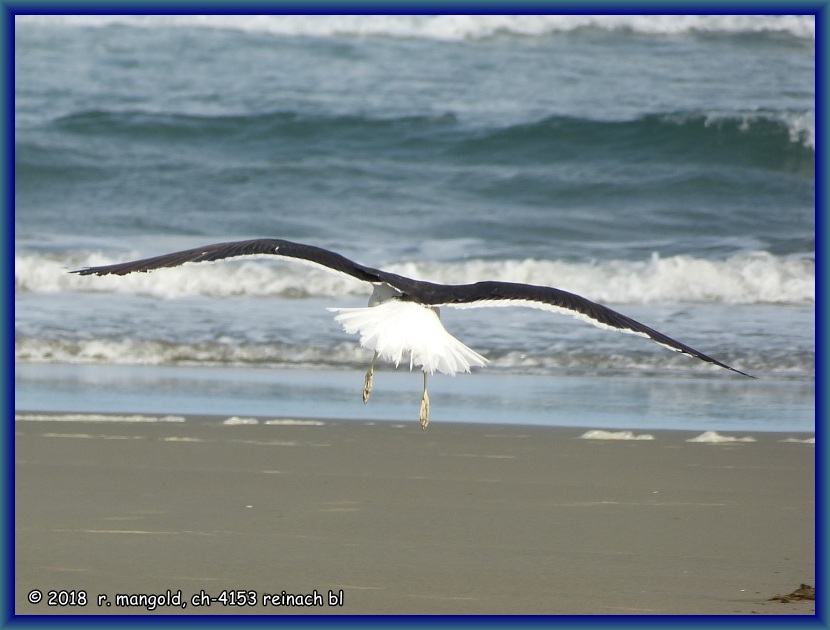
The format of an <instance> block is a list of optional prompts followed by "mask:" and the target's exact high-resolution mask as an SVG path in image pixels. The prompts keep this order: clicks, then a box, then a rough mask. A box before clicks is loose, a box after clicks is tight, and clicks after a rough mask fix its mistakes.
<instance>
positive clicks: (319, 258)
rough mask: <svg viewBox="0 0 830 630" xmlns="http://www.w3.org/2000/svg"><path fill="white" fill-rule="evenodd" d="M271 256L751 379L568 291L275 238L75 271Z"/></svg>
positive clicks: (404, 295)
mask: <svg viewBox="0 0 830 630" xmlns="http://www.w3.org/2000/svg"><path fill="white" fill-rule="evenodd" d="M257 254H267V255H271V256H277V257H282V258H292V259H295V260H299V261H301V262H305V263H310V264H312V265H315V266H319V267H322V268H324V269H326V270H327V271H333V272H335V273H341V274H345V275H347V276H351V277H352V278H356V279H358V280H362V281H363V282H369V283H372V284H380V283H382V284H387V285H389V286H391V287H393V288H394V289H395V290H396V292H397V293H400V297H399V299H401V300H406V301H412V302H417V303H419V304H424V305H426V306H449V307H453V308H479V307H488V306H528V307H531V308H538V309H542V310H548V311H553V312H556V313H564V314H566V315H571V316H573V317H577V318H579V319H582V320H585V321H587V322H589V323H591V324H594V325H595V326H599V327H600V328H608V329H611V330H616V331H619V332H625V333H631V334H635V335H641V336H643V337H648V338H649V339H652V340H654V341H656V342H657V343H659V344H660V345H662V346H665V347H667V348H669V349H670V350H674V351H675V352H682V353H683V354H686V355H689V356H691V357H696V358H698V359H700V360H702V361H706V362H707V363H712V364H714V365H718V366H720V367H722V368H726V369H727V370H731V371H733V372H737V373H738V374H742V375H744V376H748V377H750V378H755V377H754V376H751V375H750V374H746V373H745V372H741V371H740V370H736V369H735V368H733V367H730V366H728V365H726V364H725V363H722V362H720V361H718V360H717V359H713V358H712V357H710V356H707V355H705V354H703V353H702V352H698V351H697V350H695V349H694V348H691V347H689V346H687V345H685V344H683V343H680V342H679V341H676V340H675V339H672V338H671V337H668V336H666V335H664V334H663V333H661V332H658V331H656V330H654V329H653V328H650V327H648V326H646V325H645V324H641V323H640V322H638V321H636V320H634V319H631V318H630V317H627V316H625V315H623V314H622V313H618V312H617V311H615V310H612V309H610V308H608V307H607V306H603V305H602V304H597V303H596V302H592V301H591V300H589V299H587V298H584V297H582V296H580V295H576V294H575V293H569V292H567V291H563V290H561V289H556V288H554V287H544V286H535V285H530V284H519V283H514V282H497V281H486V282H476V283H475V284H462V285H446V284H436V283H432V282H422V281H419V280H413V279H412V278H407V277H406V276H399V275H397V274H394V273H390V272H387V271H382V270H380V269H373V268H372V267H366V266H364V265H361V264H359V263H356V262H354V261H352V260H349V259H348V258H346V257H345V256H341V255H340V254H337V253H335V252H332V251H329V250H327V249H323V248H322V247H314V246H313V245H303V244H301V243H293V242H291V241H284V240H281V239H276V238H262V239H253V240H248V241H233V242H230V243H216V244H213V245H205V246H204V247H195V248H193V249H187V250H184V251H180V252H173V253H172V254H163V255H161V256H155V257H153V258H143V259H141V260H133V261H130V262H125V263H117V264H115V265H105V266H102V267H87V268H85V269H78V270H77V271H75V272H73V273H77V274H80V275H82V276H88V275H98V276H105V275H110V274H114V275H119V276H123V275H125V274H128V273H133V272H142V271H152V270H153V269H161V268H163V267H177V266H179V265H183V264H184V263H188V262H209V261H215V260H222V259H223V258H233V257H235V256H253V255H257Z"/></svg>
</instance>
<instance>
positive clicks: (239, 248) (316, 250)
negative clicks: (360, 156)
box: [73, 238, 381, 283]
mask: <svg viewBox="0 0 830 630" xmlns="http://www.w3.org/2000/svg"><path fill="white" fill-rule="evenodd" d="M258 254H267V255H271V256H278V257H283V258H293V259H296V260H299V261H301V262H306V263H310V264H312V265H315V266H320V267H323V268H325V269H326V270H327V271H333V272H336V273H341V274H345V275H347V276H351V277H352V278H357V279H358V280H362V281H363V282H372V283H377V282H381V280H380V277H379V274H380V273H381V272H380V271H378V270H377V269H372V268H371V267H365V266H363V265H360V264H358V263H356V262H354V261H352V260H349V259H348V258H346V257H345V256H341V255H340V254H336V253H335V252H331V251H329V250H327V249H323V248H322V247H314V246H313V245H303V244H301V243H292V242H291V241H283V240H281V239H277V238H259V239H253V240H249V241H233V242H230V243H215V244H213V245H205V246H203V247H194V248H193V249H186V250H184V251H180V252H173V253H172V254H163V255H161V256H154V257H153V258H142V259H141V260H132V261H129V262H124V263H117V264H115V265H105V266H102V267H86V268H85V269H78V270H77V271H74V272H73V273H77V274H80V275H82V276H89V275H96V276H106V275H111V274H113V275H117V276H123V275H125V274H128V273H133V272H137V271H139V272H140V271H152V270H153V269H161V268H163V267H178V266H179V265H183V264H184V263H188V262H210V261H214V260H222V259H223V258H233V257H236V256H255V255H258Z"/></svg>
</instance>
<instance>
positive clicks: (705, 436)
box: [686, 431, 755, 444]
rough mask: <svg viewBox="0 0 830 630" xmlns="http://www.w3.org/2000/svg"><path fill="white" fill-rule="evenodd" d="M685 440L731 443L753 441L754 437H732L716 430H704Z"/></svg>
mask: <svg viewBox="0 0 830 630" xmlns="http://www.w3.org/2000/svg"><path fill="white" fill-rule="evenodd" d="M686 441H687V442H699V443H703V444H733V443H735V442H755V438H754V437H749V436H747V437H734V436H731V435H721V434H720V433H718V432H717V431H704V432H703V433H701V434H700V435H698V436H697V437H693V438H689V439H688V440H686Z"/></svg>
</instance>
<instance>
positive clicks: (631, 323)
mask: <svg viewBox="0 0 830 630" xmlns="http://www.w3.org/2000/svg"><path fill="white" fill-rule="evenodd" d="M381 273H383V272H381ZM404 280H405V279H404ZM404 299H407V298H406V297H405V298H404ZM417 299H418V301H421V302H423V303H426V304H430V305H432V306H449V307H452V308H482V307H491V306H527V307H530V308H538V309H542V310H546V311H553V312H555V313H563V314H566V315H570V316H572V317H576V318H578V319H581V320H584V321H586V322H589V323H591V324H593V325H594V326H598V327H600V328H607V329H610V330H616V331H619V332H624V333H630V334H634V335H640V336H642V337H648V338H649V339H652V340H653V341H656V342H657V343H659V344H660V345H662V346H665V347H666V348H669V349H670V350H674V351H675V352H682V353H683V354H686V355H689V356H691V357H696V358H698V359H701V360H702V361H706V362H707V363H713V364H714V365H718V366H720V367H722V368H726V369H727V370H732V371H733V372H737V373H738V374H742V375H744V376H748V377H750V378H755V377H754V376H752V375H750V374H747V373H745V372H741V371H740V370H736V369H735V368H733V367H731V366H729V365H726V364H725V363H722V362H721V361H718V360H717V359H713V358H712V357H710V356H707V355H705V354H703V353H702V352H698V351H697V350H695V349H694V348H691V347H689V346H687V345H686V344H683V343H680V342H679V341H677V340H675V339H672V338H671V337H669V336H667V335H664V334H663V333H661V332H659V331H657V330H654V329H653V328H650V327H649V326H646V325H645V324H641V323H640V322H638V321H637V320H634V319H631V318H630V317H627V316H626V315H623V314H622V313H618V312H617V311H615V310H613V309H610V308H608V307H607V306H603V305H602V304H597V303H596V302H592V301H591V300H589V299H587V298H584V297H582V296H581V295H576V294H575V293H569V292H568V291H563V290H562V289H556V288H554V287H544V286H535V285H530V284H519V283H514V282H495V281H487V282H476V283H475V284H463V285H453V286H449V285H441V284H429V283H427V284H425V285H423V286H422V287H421V290H420V292H419V295H418V298H417Z"/></svg>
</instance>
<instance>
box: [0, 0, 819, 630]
mask: <svg viewBox="0 0 830 630" xmlns="http://www.w3.org/2000/svg"><path fill="white" fill-rule="evenodd" d="M828 7H830V0H817V1H801V2H789V3H788V2H782V1H779V2H774V3H773V2H758V1H752V0H732V1H731V2H718V1H717V0H700V1H697V2H695V1H690V0H687V1H682V2H677V3H672V2H666V1H665V0H663V1H660V2H657V1H655V2H626V1H625V0H606V1H604V2H598V1H595V0H586V1H584V2H580V1H579V0H568V1H562V2H557V1H551V0H548V1H545V0H538V1H533V0H523V1H521V2H518V3H515V4H511V3H504V2H503V1H502V2H499V1H487V0H466V1H465V0H453V1H451V2H445V3H441V2H435V1H428V2H413V1H411V0H410V1H406V2H401V3H390V2H388V1H386V2H384V1H381V0H378V1H375V2H365V1H364V2H349V1H348V0H344V1H342V2H338V1H337V0H308V1H306V2H302V1H296V0H292V1H290V2H274V1H267V0H263V1H259V2H257V1H256V0H246V1H243V2H239V3H232V2H231V3H224V2H198V1H195V0H194V1H187V0H184V1H179V2H166V1H165V0H143V1H141V0H134V1H131V2H124V3H119V2H113V1H112V0H102V1H100V2H89V1H85V2H84V1H82V2H73V1H72V0H67V1H60V0H51V1H49V0H28V1H27V0H0V46H2V69H3V73H2V76H3V98H2V101H0V112H2V115H3V125H2V130H0V133H2V140H3V142H2V149H3V152H2V178H3V179H2V189H1V190H2V204H3V212H2V219H3V223H2V226H3V237H4V241H5V245H6V246H5V248H3V249H2V260H3V274H2V288H3V291H2V296H3V300H4V304H3V309H2V318H3V322H2V323H3V331H4V332H5V334H4V335H3V336H2V341H0V343H1V344H2V350H3V357H4V358H5V360H4V367H5V368H6V369H5V370H4V377H5V378H4V379H3V389H2V393H3V398H2V400H3V404H4V409H5V411H6V414H5V417H6V418H7V421H5V422H4V423H3V426H2V438H0V445H1V446H2V455H3V457H2V464H1V466H2V469H1V470H2V472H0V482H1V483H0V487H1V488H2V503H3V506H4V507H5V508H6V509H5V510H3V512H2V514H3V515H4V516H6V515H11V514H13V513H14V502H13V499H14V421H13V418H14V397H13V396H14V394H13V389H12V387H13V385H12V374H13V351H12V347H13V346H12V339H13V321H12V318H11V313H12V312H13V311H12V309H13V304H14V302H13V300H14V294H13V286H14V285H13V276H12V270H13V269H14V260H13V252H14V177H13V164H14V145H13V138H14V16H15V15H16V14H48V13H56V14H83V13H90V14H95V13H110V14H111V13H119V14H122V13H160V14H174V13H175V14H182V13H185V14H186V13H205V12H210V13H236V14H245V13H253V12H272V13H303V14H307V13H319V14H325V13H334V12H341V13H342V12H349V13H356V14H360V13H377V12H379V11H382V12H384V13H397V14H400V13H472V14H476V13H479V14H488V13H531V14H532V13H563V14H567V13H576V14H585V13H631V14H634V13H643V14H688V13H711V14H742V13H743V14H757V13H765V14H812V15H815V16H816V48H815V50H816V101H817V107H816V111H817V115H816V166H817V177H816V184H815V190H816V232H817V239H818V243H817V245H818V246H817V249H816V259H817V263H818V270H817V279H818V291H817V294H818V295H817V302H816V316H817V321H818V326H817V330H816V346H817V347H816V349H817V357H816V358H817V375H818V381H819V382H818V385H819V386H818V387H817V388H816V403H817V405H816V414H817V417H816V438H817V445H816V448H817V449H818V452H817V457H816V460H817V462H816V463H817V467H816V499H817V502H818V506H817V507H818V510H817V511H816V532H817V536H816V556H817V558H816V560H817V563H816V564H817V567H816V587H817V600H816V616H815V617H792V616H786V617H777V616H776V617H751V619H752V621H751V623H753V625H756V624H761V623H763V624H765V625H769V624H775V625H780V626H784V625H786V626H787V627H789V626H792V625H799V626H801V625H810V626H818V627H827V626H828V618H827V609H828V607H827V602H826V600H825V597H824V596H825V594H826V593H827V592H828V591H827V588H826V575H827V574H826V567H827V563H826V552H827V550H826V546H825V540H824V539H823V537H822V536H821V534H822V533H823V532H825V531H826V530H827V525H828V520H827V515H826V510H827V505H828V503H827V487H826V485H825V479H826V474H827V463H826V462H825V461H824V457H823V456H824V454H825V453H826V435H825V427H824V426H823V423H822V422H821V420H822V419H823V418H824V416H825V409H826V407H825V391H826V388H827V386H828V385H830V379H828V376H827V373H826V371H825V357H826V356H827V352H826V350H827V343H828V341H827V339H826V337H825V335H824V331H823V330H822V324H823V322H824V316H825V314H826V302H825V300H826V292H825V290H824V289H825V282H826V278H827V275H826V263H827V258H826V256H825V252H824V244H825V243H826V241H827V239H826V236H827V230H828V227H827V226H828V222H827V220H826V212H827V209H828V205H827V189H826V184H825V182H826V181H827V178H828V176H830V171H829V170H828V162H827V152H826V147H827V142H826V140H827V127H826V125H825V118H824V111H825V110H824V106H826V104H827V99H826V89H827V73H828V66H827V63H826V60H827V40H826V36H827V33H828V27H830V11H828ZM0 534H2V538H1V539H0V540H1V542H0V561H1V562H2V574H0V575H2V578H0V625H2V626H6V625H10V626H11V625H21V626H22V625H25V626H30V627H32V626H52V625H58V624H61V625H63V624H73V625H84V626H88V625H92V624H95V625H100V624H109V623H112V620H111V618H110V617H98V616H95V617H92V616H73V617H43V616H25V617H17V616H15V615H14V614H13V610H14V527H13V522H12V521H11V520H10V519H7V518H3V519H0ZM448 619H449V618H446V617H444V618H441V617H439V618H438V619H437V620H438V621H448ZM727 619H728V620H729V623H730V625H731V624H732V623H739V624H740V623H748V621H747V619H748V618H745V617H738V618H735V617H728V618H722V617H714V618H713V617H710V616H706V617H700V616H688V617H671V618H666V617H646V618H643V617H633V618H631V617H624V618H620V617H602V618H594V617H590V618H585V617H552V618H545V617H528V618H521V617H520V618H515V617H509V618H505V617H483V618H482V617H453V618H452V621H453V623H458V622H462V623H466V624H471V623H474V624H475V625H508V624H509V625H515V624H517V623H522V624H533V625H540V624H544V625H556V626H589V625H605V624H610V623H613V624H615V625H616V624H618V623H632V624H636V625H637V626H645V625H649V626H652V625H655V624H659V625H663V624H665V623H667V621H669V622H670V623H672V624H678V625H684V626H692V625H694V626H698V625H699V626H703V625H704V624H706V625H709V624H711V623H713V622H715V621H721V622H723V621H725V620H727ZM435 621H436V620H433V619H429V620H426V621H424V620H419V619H416V618H407V617H395V618H391V619H390V618H384V617H380V618H376V617H358V618H343V617H334V618H320V617H311V618H280V619H279V621H278V622H277V623H279V624H280V625H291V626H293V625H302V626H310V625H318V624H322V623H325V624H326V625H328V624H333V623H337V624H349V625H360V626H367V625H372V626H377V625H387V624H390V623H395V624H401V625H403V624H406V625H413V624H421V623H430V624H432V623H435ZM164 622H170V623H171V624H173V623H175V624H181V623H191V624H192V623H198V624H199V625H202V624H204V625H219V624H223V625H228V626H230V625H234V626H238V625H240V624H242V623H245V624H250V623H260V624H262V623H267V624H273V623H275V620H274V619H273V618H271V617H268V616H252V617H244V618H241V617H235V616H229V617H188V616H184V617H173V616H166V615H160V616H152V617H147V616H136V617H121V616H119V617H118V621H117V623H119V624H130V625H137V624H148V625H149V624H153V625H158V624H159V623H164Z"/></svg>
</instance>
